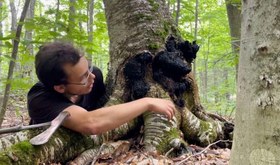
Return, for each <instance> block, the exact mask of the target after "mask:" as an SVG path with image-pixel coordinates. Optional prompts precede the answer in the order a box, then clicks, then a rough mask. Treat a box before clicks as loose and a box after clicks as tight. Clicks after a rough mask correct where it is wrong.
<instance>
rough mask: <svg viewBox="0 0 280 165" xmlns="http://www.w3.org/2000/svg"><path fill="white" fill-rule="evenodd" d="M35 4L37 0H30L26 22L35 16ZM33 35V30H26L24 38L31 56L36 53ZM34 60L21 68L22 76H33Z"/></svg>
mask: <svg viewBox="0 0 280 165" xmlns="http://www.w3.org/2000/svg"><path fill="white" fill-rule="evenodd" d="M35 4H36V0H31V1H30V5H29V10H28V11H27V15H26V22H27V21H31V20H32V19H33V18H34V10H35ZM32 36H33V30H30V29H28V30H26V31H25V36H24V40H25V43H26V44H27V45H26V48H27V53H26V54H29V55H30V56H33V54H34V50H33V45H32ZM33 67H34V66H33V62H32V63H31V62H28V63H25V64H24V65H23V66H22V69H21V77H22V78H24V77H31V73H32V69H33Z"/></svg>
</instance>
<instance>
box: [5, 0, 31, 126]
mask: <svg viewBox="0 0 280 165" xmlns="http://www.w3.org/2000/svg"><path fill="white" fill-rule="evenodd" d="M29 3H30V0H26V1H25V3H24V7H23V10H22V13H21V16H20V20H19V24H18V26H17V30H16V36H15V39H14V41H13V52H12V56H11V58H12V60H11V61H10V64H9V72H8V77H7V82H8V83H7V84H6V88H5V93H4V98H3V105H2V107H1V112H0V126H1V125H2V122H3V119H4V116H5V113H6V108H7V104H8V99H9V95H10V89H11V80H12V77H13V72H14V67H15V60H16V59H17V53H18V45H19V41H20V35H21V30H22V26H23V22H24V19H25V16H26V13H27V10H28V7H29Z"/></svg>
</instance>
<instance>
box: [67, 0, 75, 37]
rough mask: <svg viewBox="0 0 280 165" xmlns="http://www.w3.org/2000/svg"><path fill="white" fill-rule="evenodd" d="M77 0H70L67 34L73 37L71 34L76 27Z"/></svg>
mask: <svg viewBox="0 0 280 165" xmlns="http://www.w3.org/2000/svg"><path fill="white" fill-rule="evenodd" d="M75 5H76V0H69V18H68V19H69V21H68V31H67V35H68V37H69V38H71V36H72V35H73V34H72V33H73V31H74V29H75V27H76V22H75V21H76V19H75V16H76V7H75Z"/></svg>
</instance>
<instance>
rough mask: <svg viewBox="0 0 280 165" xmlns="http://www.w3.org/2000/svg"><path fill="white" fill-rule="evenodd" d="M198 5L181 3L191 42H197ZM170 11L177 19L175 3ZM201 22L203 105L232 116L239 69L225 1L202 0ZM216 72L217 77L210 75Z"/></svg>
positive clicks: (183, 25) (182, 20) (184, 26)
mask: <svg viewBox="0 0 280 165" xmlns="http://www.w3.org/2000/svg"><path fill="white" fill-rule="evenodd" d="M239 2H240V0H239ZM195 5H196V0H190V1H181V8H180V9H181V10H180V17H179V29H180V33H181V36H182V37H183V38H184V39H187V40H189V41H192V40H194V31H195ZM170 11H171V12H172V13H171V14H172V16H173V17H174V19H175V14H176V2H175V1H171V8H170ZM198 19H199V21H198V33H197V34H198V35H197V44H198V45H200V50H199V52H198V54H197V59H196V60H195V61H196V79H197V82H198V85H199V89H200V96H201V98H202V99H201V101H202V105H203V106H205V108H206V109H207V110H210V111H216V112H219V113H221V114H226V115H229V114H230V113H229V111H230V112H231V111H232V109H235V95H236V90H235V89H236V80H235V77H236V76H235V75H236V72H235V67H236V65H237V61H238V56H237V55H236V54H233V52H232V50H231V38H230V35H229V25H228V20H227V12H226V4H225V2H224V1H219V0H202V1H201V0H200V1H199V6H198ZM217 68H218V69H217ZM223 70H228V71H229V75H228V79H225V78H224V77H223V76H221V75H222V72H223ZM213 72H216V74H215V75H214V74H209V73H213ZM205 74H207V77H205ZM199 75H204V76H199ZM205 81H207V82H205ZM206 83H207V87H205V84H206ZM205 88H206V89H205ZM226 96H228V97H226Z"/></svg>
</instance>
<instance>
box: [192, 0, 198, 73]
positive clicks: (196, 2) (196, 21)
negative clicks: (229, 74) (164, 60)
mask: <svg viewBox="0 0 280 165" xmlns="http://www.w3.org/2000/svg"><path fill="white" fill-rule="evenodd" d="M198 6H199V1H198V0H196V1H195V22H194V40H195V41H196V40H197V31H198ZM195 61H196V60H195V59H194V61H193V75H194V78H195V76H196V62H195Z"/></svg>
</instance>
